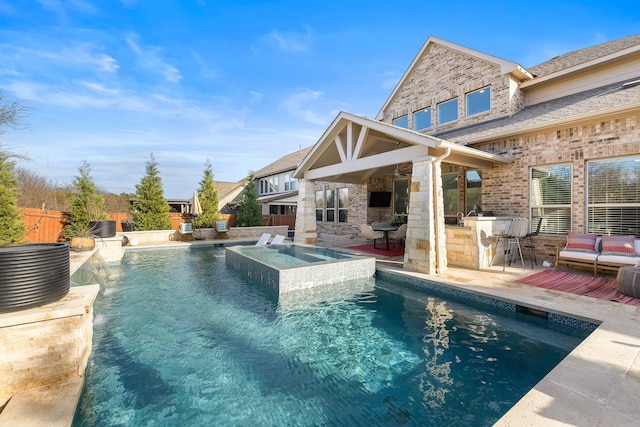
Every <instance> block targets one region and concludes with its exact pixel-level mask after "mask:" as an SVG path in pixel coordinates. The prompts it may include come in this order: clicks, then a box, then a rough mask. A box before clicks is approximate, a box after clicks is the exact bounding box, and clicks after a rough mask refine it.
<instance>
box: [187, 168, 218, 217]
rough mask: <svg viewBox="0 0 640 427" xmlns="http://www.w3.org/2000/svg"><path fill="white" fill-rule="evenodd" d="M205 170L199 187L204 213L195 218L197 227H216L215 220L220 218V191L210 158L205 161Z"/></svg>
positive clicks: (199, 196)
mask: <svg viewBox="0 0 640 427" xmlns="http://www.w3.org/2000/svg"><path fill="white" fill-rule="evenodd" d="M204 165H205V170H204V174H203V176H202V181H200V188H199V189H198V198H199V199H200V205H201V206H202V214H201V215H198V216H197V217H196V218H194V220H193V224H194V226H195V227H197V228H204V227H214V226H215V222H216V221H217V220H218V218H220V213H219V212H218V191H217V190H216V186H215V182H214V180H213V170H212V169H211V162H210V161H209V159H207V161H206V162H205V164H204Z"/></svg>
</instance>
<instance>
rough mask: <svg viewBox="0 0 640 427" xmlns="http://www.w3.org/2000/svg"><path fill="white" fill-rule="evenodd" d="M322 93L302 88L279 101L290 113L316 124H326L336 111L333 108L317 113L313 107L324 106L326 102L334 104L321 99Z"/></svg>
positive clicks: (320, 107) (319, 107)
mask: <svg viewBox="0 0 640 427" xmlns="http://www.w3.org/2000/svg"><path fill="white" fill-rule="evenodd" d="M323 95H324V94H323V93H322V92H320V91H317V90H310V89H304V90H301V91H299V92H297V93H294V94H292V95H290V96H289V97H287V98H286V99H284V100H283V101H282V103H281V105H282V107H283V108H284V109H285V110H286V111H288V112H289V113H290V114H292V115H294V116H296V117H299V118H301V119H302V120H305V121H307V122H309V123H313V124H317V125H326V124H327V123H329V122H330V121H331V119H332V118H333V117H334V116H335V115H336V114H337V113H338V110H336V109H335V108H331V109H329V110H328V111H327V112H325V113H317V112H316V111H314V109H312V108H315V109H316V110H317V109H322V108H325V109H327V108H326V107H325V105H327V104H334V103H333V102H330V101H325V100H324V99H323Z"/></svg>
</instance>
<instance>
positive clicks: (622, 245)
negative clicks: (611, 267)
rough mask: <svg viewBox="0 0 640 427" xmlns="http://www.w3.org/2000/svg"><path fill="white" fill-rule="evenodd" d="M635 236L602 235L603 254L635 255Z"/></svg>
mask: <svg viewBox="0 0 640 427" xmlns="http://www.w3.org/2000/svg"><path fill="white" fill-rule="evenodd" d="M634 240H635V236H602V254H603V255H622V256H635V254H636V251H635V248H634V247H633V243H634Z"/></svg>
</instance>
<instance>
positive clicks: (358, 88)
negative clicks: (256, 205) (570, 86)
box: [0, 0, 640, 198]
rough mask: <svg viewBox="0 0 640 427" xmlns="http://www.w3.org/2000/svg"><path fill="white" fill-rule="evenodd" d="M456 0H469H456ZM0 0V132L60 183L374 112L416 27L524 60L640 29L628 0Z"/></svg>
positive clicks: (252, 158) (184, 173)
mask: <svg viewBox="0 0 640 427" xmlns="http://www.w3.org/2000/svg"><path fill="white" fill-rule="evenodd" d="M467 3H468V4H467ZM530 5H531V6H528V4H527V3H513V2H506V1H505V2H502V1H482V2H478V1H474V2H464V1H463V2H460V1H458V2H435V1H426V0H421V1H414V0H404V1H402V2H396V3H393V2H388V1H385V2H383V1H376V0H371V1H348V0H342V1H334V0H326V1H321V2H320V1H317V2H316V1H304V0H286V1H285V0H276V1H243V0H232V1H227V0H162V1H160V0H120V1H117V0H33V1H32V0H0V90H2V91H3V93H4V96H5V98H6V99H7V100H17V101H20V102H21V103H22V104H23V105H24V106H26V107H28V108H29V109H30V111H29V115H28V116H27V117H26V118H25V119H24V120H23V125H24V126H23V128H22V129H17V130H14V129H5V133H4V134H3V135H2V136H0V144H2V146H3V147H4V148H8V149H9V150H10V151H12V152H14V153H18V154H22V155H26V156H28V157H29V158H30V161H28V162H20V164H19V165H20V166H23V167H26V168H28V169H30V170H33V171H34V172H35V173H37V174H39V175H41V176H45V177H47V178H48V179H49V180H50V181H51V182H52V183H54V184H56V185H67V184H70V183H71V182H72V181H73V178H74V177H75V176H76V175H77V169H78V167H79V166H80V165H81V164H82V162H83V161H84V160H86V161H88V162H89V163H90V164H91V168H92V176H93V178H94V181H95V182H96V184H97V185H98V187H100V188H101V189H103V190H105V191H109V192H113V193H120V192H135V185H136V184H138V183H139V182H140V179H141V178H142V177H143V175H144V173H145V165H146V162H147V161H148V160H149V158H150V155H151V153H153V154H154V156H155V158H156V160H157V162H158V169H159V171H160V175H161V177H162V183H163V187H164V191H165V196H166V197H168V198H189V197H190V196H191V194H192V191H193V189H194V188H197V186H198V183H199V181H200V180H201V178H202V174H203V170H204V163H205V161H206V160H207V159H209V160H210V161H211V163H212V165H213V171H214V174H215V179H216V180H219V181H234V182H235V181H239V180H242V179H244V178H245V177H246V176H247V173H248V172H249V171H252V170H258V169H260V168H261V167H263V166H265V165H267V164H269V163H271V162H272V161H274V160H276V159H278V158H279V157H282V156H283V155H286V154H288V153H291V152H293V151H295V150H297V149H299V148H300V147H307V146H309V145H312V144H313V143H315V142H316V141H317V140H318V139H319V138H320V136H321V135H322V133H323V132H324V130H325V129H326V128H327V126H328V125H329V124H330V123H331V121H332V120H333V118H335V116H336V115H337V114H338V112H339V111H348V112H350V113H354V114H360V115H364V116H367V117H374V116H375V115H376V113H377V112H378V110H379V109H380V107H381V105H382V103H383V102H384V101H385V100H386V98H387V96H388V95H389V93H390V92H391V90H392V89H393V87H394V86H395V84H396V83H397V81H398V79H399V78H400V77H401V75H402V73H403V72H404V71H405V70H406V68H407V66H408V65H409V64H410V62H411V61H412V60H413V58H414V56H415V55H416V53H417V52H418V50H419V49H420V47H421V46H422V44H423V43H424V42H425V40H426V39H427V38H428V37H429V36H430V35H433V36H436V37H439V38H443V39H446V40H449V41H451V42H454V43H458V44H461V45H464V46H467V47H470V48H472V49H476V50H479V51H482V52H485V53H488V54H491V55H494V56H498V57H501V58H504V59H507V60H510V61H514V62H518V63H520V64H521V65H523V66H525V67H530V66H533V65H536V64H538V63H540V62H543V61H545V60H547V59H550V58H551V57H553V56H555V55H559V54H562V53H566V52H569V51H572V50H576V49H580V48H583V47H587V46H590V45H594V44H597V43H602V42H606V41H610V40H615V39H618V38H621V37H626V36H630V35H633V34H637V33H638V32H640V2H638V1H615V0H610V1H601V0H600V1H575V2H566V1H565V2H563V1H554V2H551V1H539V2H535V3H531V4H530Z"/></svg>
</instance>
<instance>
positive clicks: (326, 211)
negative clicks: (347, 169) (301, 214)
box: [316, 188, 349, 222]
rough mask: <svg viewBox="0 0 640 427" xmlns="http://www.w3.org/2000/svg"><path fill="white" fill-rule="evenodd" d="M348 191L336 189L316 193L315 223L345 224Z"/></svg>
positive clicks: (346, 189)
mask: <svg viewBox="0 0 640 427" xmlns="http://www.w3.org/2000/svg"><path fill="white" fill-rule="evenodd" d="M348 209H349V189H348V188H338V189H337V190H335V189H327V190H318V191H316V221H318V222H322V221H325V222H336V216H337V217H338V222H347V213H348Z"/></svg>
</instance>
